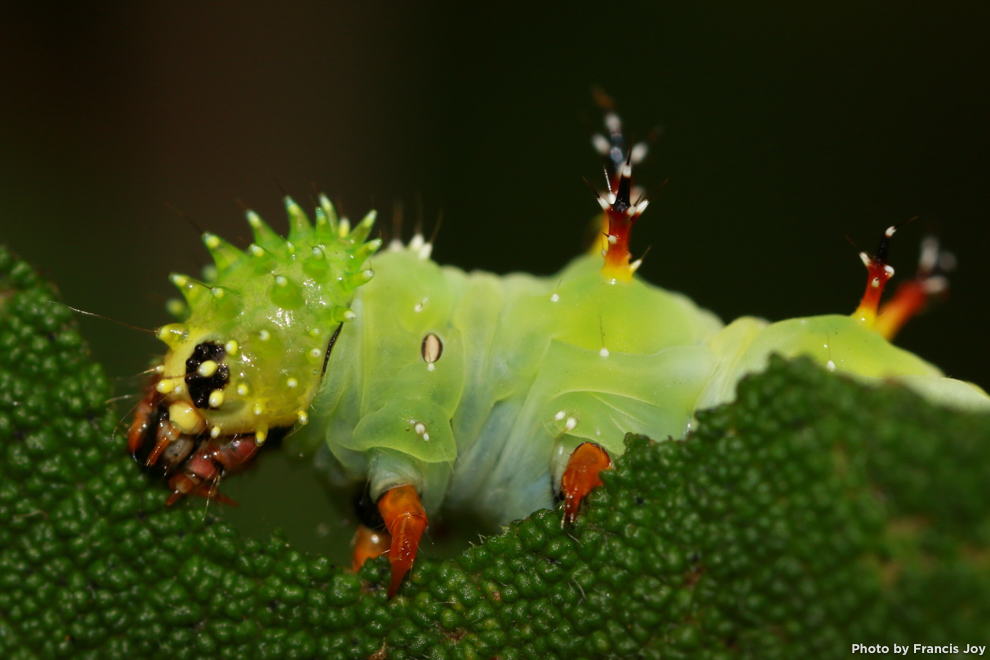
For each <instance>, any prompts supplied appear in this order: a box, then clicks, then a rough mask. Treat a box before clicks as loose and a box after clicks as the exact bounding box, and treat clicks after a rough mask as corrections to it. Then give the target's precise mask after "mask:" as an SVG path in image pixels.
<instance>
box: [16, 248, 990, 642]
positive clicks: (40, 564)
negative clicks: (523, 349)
mask: <svg viewBox="0 0 990 660" xmlns="http://www.w3.org/2000/svg"><path fill="white" fill-rule="evenodd" d="M54 299H55V292H54V290H53V288H52V287H51V286H50V285H48V284H46V283H45V282H43V281H41V280H40V278H38V276H37V275H36V274H35V273H34V272H33V271H32V270H31V269H30V268H28V267H27V266H26V265H25V264H23V263H22V262H19V261H18V260H17V259H16V258H15V257H13V256H12V255H11V254H10V253H9V252H7V251H5V250H3V249H2V248H0V657H5V658H34V657H40V658H59V657H82V658H87V657H92V658H101V659H102V658H135V657H141V658H163V659H168V660H177V659H182V658H201V657H223V658H310V657H321V658H322V657H328V658H338V657H339V658H366V657H368V656H369V655H371V654H374V653H376V652H379V651H384V653H383V654H381V655H379V656H376V657H392V658H403V657H422V656H430V657H450V658H459V657H464V658H488V657H492V656H496V655H497V656H499V657H502V658H515V657H520V658H522V657H533V658H548V657H560V658H565V657H566V658H589V657H609V656H614V657H625V656H633V657H645V658H652V657H656V658H660V657H663V658H734V657H740V658H742V657H745V658H793V657H809V658H840V657H846V656H847V655H848V654H849V653H850V650H851V645H852V644H853V643H884V644H889V645H891V646H892V645H893V643H894V642H898V643H912V644H913V643H915V642H922V643H924V644H953V643H954V644H960V643H963V644H965V643H966V642H967V641H973V642H979V641H980V640H986V639H988V638H990V551H988V545H990V474H988V469H990V468H988V466H990V418H988V417H986V416H978V415H970V414H961V413H956V412H951V411H946V410H941V409H937V408H934V407H932V406H930V405H928V404H926V403H925V402H924V401H922V400H921V399H919V398H918V397H917V396H915V395H913V394H911V393H910V392H908V391H906V390H904V389H902V388H899V387H886V388H881V389H869V388H864V387H862V386H860V385H858V384H855V383H852V382H849V381H846V380H842V379H840V378H837V377H835V376H833V375H831V374H828V373H826V372H825V371H823V370H820V369H818V368H817V367H814V366H813V365H811V364H810V363H807V362H804V361H798V362H794V363H785V362H783V361H780V360H776V361H774V362H773V364H772V365H771V367H770V369H769V370H768V371H767V372H766V373H765V374H763V375H760V376H758V377H754V378H750V379H747V380H746V381H744V382H743V383H742V384H741V385H740V387H739V397H738V401H737V402H736V403H734V404H732V405H729V406H723V407H720V408H718V409H716V410H713V411H709V412H707V413H703V414H702V415H700V416H699V421H700V425H699V431H698V433H697V434H696V435H695V436H693V437H691V438H690V439H688V440H687V441H672V440H667V441H663V442H653V441H651V440H648V439H646V438H641V437H632V436H630V437H629V438H627V446H628V451H627V452H626V454H625V455H624V456H622V457H621V458H620V459H619V460H618V461H617V462H616V469H615V470H614V471H612V472H610V473H607V474H606V475H605V476H604V482H605V483H604V486H603V487H602V488H601V489H599V490H598V491H596V492H595V493H594V494H593V495H592V497H591V498H590V499H591V501H590V503H589V505H588V506H587V507H586V509H585V511H584V512H583V513H582V515H580V516H579V519H578V521H577V523H576V524H575V525H574V526H573V527H568V528H564V529H562V528H561V525H560V519H561V514H560V513H559V512H554V511H547V510H544V511H538V512H536V513H534V514H533V515H532V516H530V518H529V519H527V520H525V521H522V522H518V523H514V524H513V525H511V526H510V527H509V528H508V529H507V530H505V532H504V533H502V534H499V535H496V536H492V537H489V538H488V539H486V540H485V542H484V543H483V544H482V545H480V546H475V547H471V548H470V549H468V550H467V551H465V552H464V553H463V554H461V555H460V556H459V557H457V558H455V559H453V560H449V561H437V560H433V559H430V558H429V557H422V558H421V559H420V560H419V561H418V563H417V565H416V568H415V569H414V570H413V571H412V573H411V574H410V576H409V578H408V579H407V582H406V584H405V585H404V586H403V588H402V590H401V591H400V595H399V596H398V597H397V598H395V599H393V600H392V601H387V600H386V598H385V589H384V585H385V584H387V580H388V563H387V562H386V561H385V560H384V559H378V560H375V561H373V562H369V564H368V565H366V567H365V568H364V569H362V571H361V572H360V574H358V575H355V574H353V573H349V572H347V571H345V570H342V569H340V568H337V567H334V566H332V565H331V563H330V561H329V560H328V559H326V558H324V557H320V556H314V555H305V554H303V553H300V552H297V551H295V550H293V549H292V548H291V547H290V546H289V545H288V543H287V542H285V541H284V540H283V539H282V538H280V536H278V535H277V534H276V535H274V536H272V537H271V538H270V539H269V540H267V541H263V542H262V541H258V540H253V539H246V538H242V537H241V536H239V535H238V533H237V532H236V531H234V530H233V529H232V528H231V527H230V526H228V525H227V524H225V523H223V522H222V521H219V520H216V519H215V518H213V517H211V516H204V514H203V510H202V507H195V506H177V507H174V508H166V507H165V506H164V500H165V495H166V493H165V492H164V490H162V489H161V488H160V487H159V486H158V485H157V484H155V483H153V482H151V481H149V480H148V479H147V478H146V477H145V476H144V475H143V474H142V473H141V471H140V469H139V468H138V466H137V465H136V464H135V463H134V462H133V460H132V459H131V458H130V457H129V456H128V455H127V452H126V449H125V447H124V444H125V443H124V439H123V437H122V435H121V434H120V433H118V434H116V435H114V426H115V424H116V421H117V420H116V417H115V415H114V413H113V412H112V411H110V410H109V409H108V408H107V405H106V403H105V401H106V400H107V399H108V398H109V397H110V395H111V393H110V386H109V383H108V381H107V378H106V377H105V375H104V374H103V372H102V370H101V369H100V367H99V366H98V365H94V364H92V363H91V361H90V360H89V356H88V354H87V349H86V347H85V344H84V342H83V341H82V340H81V338H80V336H79V333H78V331H77V330H76V326H75V323H74V320H73V319H72V316H71V312H70V311H69V310H67V309H66V308H65V307H63V306H61V305H58V304H52V302H51V301H52V300H54Z"/></svg>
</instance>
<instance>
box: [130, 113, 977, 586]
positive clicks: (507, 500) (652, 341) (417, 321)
mask: <svg viewBox="0 0 990 660" xmlns="http://www.w3.org/2000/svg"><path fill="white" fill-rule="evenodd" d="M615 122H616V125H617V119H616V120H615ZM616 130H617V129H616ZM615 135H616V131H613V140H612V142H611V143H607V144H606V145H605V146H606V147H609V148H608V149H606V151H615V148H614V147H615V144H616V138H615ZM619 136H620V137H621V134H620V135H619ZM633 161H634V158H633V153H632V151H630V153H629V155H628V156H626V157H625V158H624V159H623V158H622V157H621V155H620V157H619V158H618V159H615V163H616V168H617V169H616V172H615V174H616V176H615V177H614V181H613V183H611V184H610V188H609V192H608V193H607V194H605V195H604V196H600V197H599V202H600V204H601V206H602V209H603V211H604V214H605V217H606V218H607V220H608V224H607V225H606V229H605V231H604V232H603V240H602V242H601V245H600V246H599V247H600V248H601V254H599V252H598V250H597V249H596V251H595V253H594V254H586V255H583V256H579V257H577V258H576V259H574V260H573V261H572V262H571V263H570V264H569V265H567V266H566V267H565V268H564V269H563V270H562V271H561V272H560V273H558V274H556V275H554V276H552V277H549V278H541V277H534V276H530V275H525V274H512V275H505V276H496V275H492V274H490V273H484V272H477V271H475V272H470V273H466V272H464V271H463V270H460V269H458V268H454V267H450V266H440V265H438V264H437V263H435V262H434V261H432V260H431V258H430V253H431V247H432V246H431V244H430V243H428V242H425V241H424V240H423V239H422V237H421V236H418V235H417V236H416V237H415V238H414V239H413V240H412V241H411V242H410V243H409V244H408V245H402V244H401V243H400V242H398V241H393V242H392V243H391V244H390V246H389V247H388V248H387V249H385V250H380V248H381V247H382V241H381V240H380V239H373V240H366V239H367V238H368V236H369V234H370V232H371V230H372V227H373V225H374V222H375V213H374V212H371V213H369V214H368V215H367V216H366V217H365V218H364V219H363V220H361V221H360V222H359V223H357V224H356V225H355V226H354V227H351V225H350V223H349V222H348V221H347V220H346V219H342V218H338V216H337V214H336V213H335V210H334V208H333V206H332V205H331V204H330V202H329V201H328V200H327V199H326V197H321V198H320V204H319V208H317V209H316V214H315V223H314V222H311V221H310V219H309V218H308V217H307V216H306V214H305V213H304V212H303V210H302V209H301V208H300V207H299V206H298V205H297V204H296V203H295V202H293V201H292V200H291V199H289V198H286V209H287V211H288V216H289V222H290V230H289V234H288V237H287V238H283V237H281V236H279V235H278V234H277V233H276V232H274V231H273V230H272V229H271V228H270V227H269V226H268V225H267V224H265V222H264V221H263V220H262V219H261V218H260V217H258V216H257V215H256V214H254V213H251V212H249V213H248V215H247V218H248V222H249V224H250V225H251V228H252V231H253V233H254V243H252V244H251V245H250V246H249V247H248V249H247V250H245V251H242V250H240V249H238V248H236V247H234V246H233V245H231V244H230V243H227V242H226V241H224V240H223V239H221V238H219V237H217V236H214V235H212V234H209V233H207V234H204V236H203V241H204V243H205V244H206V247H207V249H208V250H209V251H210V254H211V255H212V257H213V260H214V263H215V266H216V275H215V278H213V279H212V280H211V281H208V282H201V281H197V280H194V279H192V278H190V277H187V276H184V275H173V276H172V278H171V279H172V282H173V283H174V284H175V285H176V286H177V287H178V288H179V289H180V291H181V292H182V294H183V296H184V297H185V300H186V304H187V306H188V307H187V309H186V310H185V311H184V312H182V315H183V317H184V320H182V321H181V322H179V323H174V324H171V325H166V326H164V327H162V328H161V329H160V330H159V331H158V336H159V338H160V339H162V341H164V342H165V343H166V344H167V345H168V349H169V350H168V352H167V354H166V355H165V358H164V360H163V362H162V364H161V365H160V366H159V367H158V369H157V372H156V375H155V376H154V378H153V379H152V382H151V384H150V386H149V389H148V393H147V396H146V397H145V398H144V400H143V401H142V402H141V404H140V405H139V407H138V410H137V413H136V415H135V418H134V422H133V423H132V426H131V430H130V433H129V435H128V442H129V447H130V449H131V451H132V452H133V453H135V455H136V456H138V457H139V458H140V460H142V461H144V462H145V463H146V464H148V465H153V464H154V465H159V466H161V467H163V468H164V469H165V470H166V471H168V472H171V473H172V476H171V478H170V482H169V483H170V486H171V488H172V489H173V494H172V495H171V497H170V499H169V502H173V501H175V500H176V499H177V498H179V497H181V496H182V495H185V494H188V493H198V494H203V495H206V496H211V497H218V494H217V493H216V491H215V483H216V480H217V479H218V478H219V475H220V474H221V473H222V472H223V471H224V470H226V469H230V468H233V467H237V466H238V465H241V464H243V463H245V462H246V461H248V460H250V459H251V457H252V456H253V455H254V453H255V451H256V450H257V448H258V447H259V446H260V445H261V444H262V443H263V442H264V441H265V439H266V438H267V437H268V436H269V434H270V433H272V432H273V431H275V430H277V429H286V428H291V427H297V430H296V433H295V434H294V436H293V442H294V443H295V444H296V446H297V447H304V448H307V449H310V450H313V451H317V450H318V452H319V455H320V459H319V460H320V461H321V463H322V464H323V465H324V466H325V468H326V469H327V471H328V472H329V473H330V474H331V476H332V477H333V478H334V479H335V480H336V481H338V482H341V483H348V482H354V483H367V488H368V492H369V495H370V499H371V501H373V502H377V505H378V506H377V509H378V511H379V512H380V513H381V515H382V518H383V519H384V523H385V526H386V527H387V529H388V531H389V532H390V533H391V539H389V538H388V536H385V535H376V534H375V533H372V532H371V531H369V530H368V529H364V530H363V532H364V536H363V537H362V540H361V541H360V542H359V544H358V551H357V554H356V563H358V564H359V563H360V562H361V561H363V559H364V558H365V557H367V556H374V555H376V554H378V553H380V552H382V551H383V550H384V549H385V548H386V547H390V551H389V552H390V556H389V557H390V561H391V562H392V567H393V579H392V585H391V593H393V594H394V593H395V591H396V590H397V588H398V587H399V585H400V583H401V580H402V576H403V574H404V573H405V572H406V571H407V570H408V569H409V568H410V567H411V566H412V563H413V560H414V557H415V554H416V549H417V547H418V543H419V539H420V535H421V534H422V532H423V530H424V529H425V527H426V524H427V518H428V516H433V515H434V514H435V513H436V512H438V511H440V510H441V508H443V509H444V510H450V511H457V510H470V511H472V512H474V513H475V514H477V515H480V516H482V517H483V518H486V519H488V520H491V521H493V522H506V521H510V520H513V519H516V518H520V517H524V516H526V515H528V514H529V513H531V512H532V511H534V510H536V509H538V508H541V507H550V506H552V505H553V504H554V500H555V496H556V495H557V493H559V492H560V491H561V489H562V487H563V494H564V498H565V500H566V502H567V504H566V506H567V514H566V515H567V516H568V517H572V516H573V514H574V510H575V509H576V506H577V504H578V503H579V502H580V499H581V498H582V497H583V496H584V494H586V493H587V492H588V491H589V490H590V489H591V488H593V487H594V486H595V485H596V484H597V483H600V482H598V471H599V470H601V469H605V468H607V467H608V465H609V456H617V455H619V454H621V453H622V451H623V438H624V435H625V434H626V433H627V432H637V433H643V434H646V435H649V436H651V437H654V438H657V439H663V438H667V437H684V435H685V434H686V433H688V432H689V431H690V430H691V427H692V424H693V420H694V415H695V411H697V410H699V409H703V408H708V407H712V406H715V405H718V404H721V403H724V402H727V401H729V400H731V399H732V398H733V396H734V392H735V386H736V383H737V382H738V381H739V379H740V378H742V377H743V376H744V375H745V374H747V373H752V372H756V371H759V370H761V369H762V368H763V367H764V366H765V364H766V362H767V360H768V358H769V356H770V355H771V354H772V353H779V354H782V355H784V356H795V355H810V356H811V357H812V358H813V359H815V360H817V361H818V362H820V363H821V364H823V365H826V366H827V367H828V368H829V369H831V370H834V371H835V372H837V373H845V374H850V375H853V376H854V377H856V378H860V379H865V380H884V379H894V380H897V381H899V382H902V383H904V384H905V385H908V386H909V387H911V388H913V389H915V390H917V391H918V392H920V393H922V394H923V395H925V396H926V397H928V398H931V399H934V400H937V401H940V402H943V403H946V404H949V405H954V406H958V407H966V408H978V409H990V398H988V397H987V395H986V394H985V393H984V392H983V391H982V390H980V389H979V388H978V387H976V386H974V385H971V384H968V383H964V382H961V381H957V380H953V379H950V378H945V377H943V375H942V373H941V372H940V371H939V370H938V369H937V368H936V367H934V366H932V365H931V364H928V363H927V362H925V361H923V360H922V359H920V358H918V357H917V356H915V355H913V354H911V353H909V352H906V351H904V350H901V349H898V348H896V347H895V346H893V345H892V344H891V343H890V342H889V341H888V340H887V338H886V337H885V335H888V336H889V335H891V334H892V333H893V332H894V331H896V328H897V327H898V326H899V324H900V323H902V322H903V320H904V319H906V318H907V317H908V316H910V314H911V310H912V309H913V308H912V305H914V306H917V304H918V300H919V296H920V299H921V300H923V298H924V295H925V289H926V288H929V289H930V288H932V284H933V283H935V282H937V281H939V280H938V279H937V276H932V275H931V274H930V273H927V271H929V270H932V267H933V265H932V264H933V262H932V257H931V256H930V255H929V259H928V260H929V262H932V263H929V264H928V266H927V268H926V269H924V270H925V271H926V272H925V273H923V276H922V277H919V279H917V280H916V281H915V282H914V290H913V292H909V293H904V294H900V293H899V294H898V296H896V297H895V300H894V302H893V303H891V304H890V308H889V309H888V308H885V313H881V315H880V316H879V318H878V317H877V304H878V301H879V296H880V293H881V292H882V290H883V285H884V284H885V283H886V280H887V279H888V278H889V277H890V275H892V274H893V271H892V269H890V267H889V266H887V264H886V250H887V245H888V243H889V239H890V237H891V235H892V234H893V231H894V228H891V229H889V230H888V231H887V232H886V234H885V235H884V238H883V240H882V242H881V248H880V250H878V253H877V255H876V256H875V257H871V256H869V255H864V260H865V262H866V264H867V266H868V269H869V279H868V284H867V293H866V295H865V296H864V299H863V304H861V305H860V308H859V309H857V310H856V312H855V313H854V314H853V315H851V316H843V315H829V316H818V317H811V318H802V319H790V320H787V321H781V322H778V323H772V324H771V323H767V322H766V321H763V320H760V319H756V318H751V317H744V318H740V319H737V320H736V321H734V322H732V323H730V324H729V325H725V326H723V324H722V323H721V321H720V320H719V319H718V318H717V317H716V316H715V315H714V314H712V313H711V312H708V311H706V310H704V309H701V308H699V307H698V306H697V305H695V304H694V303H693V302H691V301H690V300H689V299H688V298H686V297H685V296H683V295H681V294H678V293H672V292H669V291H666V290H664V289H661V288H659V287H656V286H653V285H651V284H648V283H646V282H644V281H642V280H640V279H638V278H636V277H635V276H634V272H635V270H636V267H637V266H638V262H632V263H630V256H629V250H628V240H629V232H630V228H631V226H632V224H633V222H634V221H635V220H636V219H637V218H638V217H639V215H640V214H641V213H642V212H643V211H644V210H645V208H646V202H645V201H639V202H638V203H634V202H633V201H632V200H631V196H632V192H631V190H632V189H631V186H632V183H631V173H632V164H633ZM603 256H604V259H603ZM300 427H301V428H300ZM370 524H371V521H369V525H370Z"/></svg>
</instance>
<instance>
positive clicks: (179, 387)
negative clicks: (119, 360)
mask: <svg viewBox="0 0 990 660" xmlns="http://www.w3.org/2000/svg"><path fill="white" fill-rule="evenodd" d="M285 205H286V209H287V211H288V215H289V224H290V229H289V235H288V238H282V237H281V236H279V235H278V234H277V233H276V232H275V231H273V230H272V229H271V228H270V227H269V226H268V225H267V224H266V223H265V222H264V221H263V220H262V219H261V218H260V217H259V216H258V215H257V214H256V213H254V212H251V211H249V212H248V213H247V219H248V223H249V224H250V225H251V229H252V231H253V233H254V243H252V244H251V245H250V246H249V247H248V249H247V250H245V251H242V250H240V249H238V248H236V247H234V246H233V245H231V244H230V243H228V242H226V241H224V240H223V239H221V238H219V237H218V236H215V235H213V234H209V233H206V234H204V235H203V242H204V243H205V244H206V247H207V249H208V250H209V251H210V254H211V255H212V257H213V261H214V263H215V266H216V275H215V277H213V278H211V280H210V281H208V282H202V281H198V280H195V279H193V278H191V277H188V276H186V275H179V274H173V275H172V276H171V280H172V283H173V284H175V285H176V286H177V287H178V288H179V290H180V291H181V292H182V295H183V297H184V298H185V301H186V304H185V305H183V306H182V310H181V312H180V315H181V316H182V317H184V320H183V321H182V322H179V323H173V324H170V325H166V326H163V327H162V328H160V329H159V330H158V337H159V339H161V340H162V341H164V342H165V343H166V344H167V345H168V348H169V350H168V353H167V354H166V355H165V359H164V361H163V363H162V365H161V367H160V369H159V370H160V375H161V377H160V379H159V380H158V383H157V385H156V387H157V390H158V392H159V393H160V394H161V395H162V396H163V397H164V400H165V402H166V403H167V404H168V411H169V419H170V420H171V421H172V423H173V424H174V425H175V426H177V427H178V428H179V430H180V431H181V432H183V433H187V434H200V433H206V432H208V433H210V435H212V436H213V437H218V436H226V435H232V434H239V433H254V434H255V436H256V440H257V442H258V444H261V443H262V442H264V439H265V437H266V436H267V434H268V430H269V429H271V428H278V427H285V426H292V425H293V424H295V423H296V422H301V423H306V421H307V419H308V417H307V412H306V411H307V409H308V408H309V405H310V403H311V402H312V400H313V397H314V396H315V395H316V391H317V388H318V386H319V383H320V380H321V378H322V375H323V369H324V367H325V364H326V357H327V355H328V351H329V348H330V347H331V346H332V342H333V340H334V339H336V333H337V332H339V330H340V327H341V325H342V324H343V323H346V322H347V321H349V320H351V319H353V318H354V312H352V311H351V310H350V309H348V307H347V304H348V302H349V301H350V299H351V298H352V296H353V294H354V291H355V290H356V289H357V288H358V287H359V286H361V285H362V284H365V283H366V282H368V281H369V280H370V279H371V278H372V276H373V274H374V273H373V271H372V270H371V269H370V268H369V267H368V265H367V263H366V262H367V259H368V257H370V256H371V255H372V254H374V253H375V251H376V250H377V249H378V248H379V247H380V246H381V239H375V240H371V241H368V242H367V243H365V242H364V239H365V238H366V237H367V236H368V233H369V232H370V231H371V227H372V225H373V224H374V221H375V213H374V211H372V212H370V213H369V214H368V215H367V216H365V218H364V219H363V220H362V221H361V222H360V223H359V224H358V225H357V226H355V227H354V228H353V229H351V227H350V224H349V223H348V221H347V220H346V219H338V218H337V215H336V212H335V211H334V208H333V206H332V205H331V204H330V201H329V200H328V199H327V198H326V197H324V196H322V195H321V196H320V206H319V207H318V208H317V209H316V222H315V224H312V223H311V222H310V220H309V218H308V217H307V216H306V214H305V213H304V212H303V210H302V209H301V208H300V207H299V205H297V204H296V203H295V202H294V201H292V200H291V199H290V198H288V197H287V198H286V199H285Z"/></svg>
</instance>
